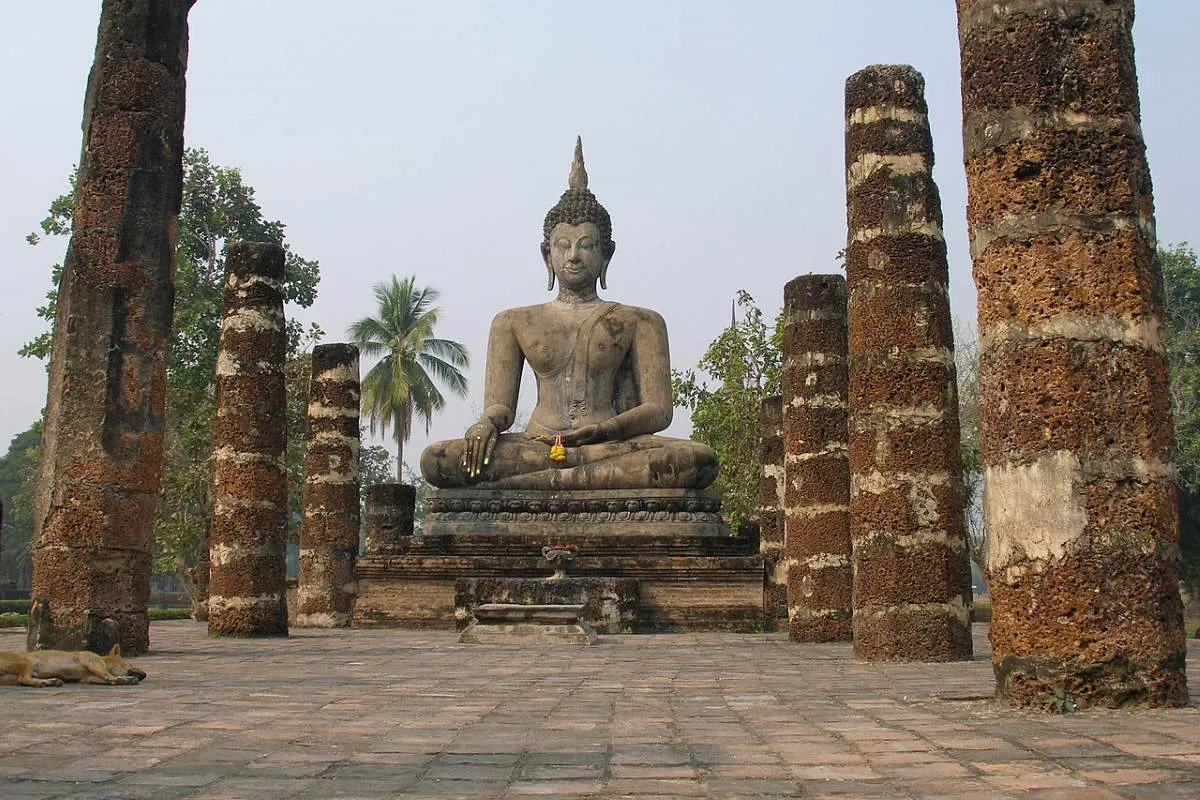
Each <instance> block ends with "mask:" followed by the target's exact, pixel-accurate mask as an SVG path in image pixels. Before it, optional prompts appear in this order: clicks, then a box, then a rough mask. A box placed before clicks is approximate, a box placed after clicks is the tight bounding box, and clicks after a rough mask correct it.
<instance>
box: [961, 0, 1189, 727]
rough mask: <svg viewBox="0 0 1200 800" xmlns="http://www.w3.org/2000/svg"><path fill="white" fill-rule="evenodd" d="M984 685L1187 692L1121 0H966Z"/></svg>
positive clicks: (1155, 698) (1143, 695)
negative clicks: (985, 608)
mask: <svg viewBox="0 0 1200 800" xmlns="http://www.w3.org/2000/svg"><path fill="white" fill-rule="evenodd" d="M958 23H959V40H960V46H961V59H962V97H963V141H964V154H965V158H966V165H967V186H968V207H967V219H968V223H969V226H970V235H971V255H972V259H973V261H974V269H975V282H976V286H977V287H978V290H979V330H980V335H981V342H982V351H981V360H980V385H981V393H982V412H983V435H982V441H981V446H982V456H983V466H984V482H985V494H984V497H985V505H984V520H985V524H986V526H987V531H988V556H987V578H988V587H989V590H990V592H991V595H992V601H993V614H992V627H991V638H992V645H993V657H992V658H993V665H994V667H995V671H996V677H997V693H998V695H999V696H1000V697H1001V698H1003V699H1005V700H1007V701H1008V702H1010V703H1013V704H1017V705H1027V706H1034V707H1039V706H1044V705H1045V704H1046V703H1047V702H1048V701H1049V700H1050V699H1052V698H1053V697H1054V696H1055V692H1056V691H1058V692H1065V693H1067V694H1069V695H1070V696H1072V697H1073V698H1074V699H1075V700H1076V702H1078V703H1080V704H1083V705H1086V704H1092V705H1107V706H1117V705H1130V704H1147V705H1182V704H1184V703H1186V702H1187V689H1186V686H1185V678H1184V652H1185V650H1184V630H1183V623H1182V610H1181V604H1180V598H1179V591H1178V584H1177V566H1178V546H1177V541H1178V518H1177V508H1176V498H1175V486H1174V480H1173V465H1172V450H1173V438H1174V433H1173V430H1172V424H1171V416H1170V409H1169V405H1168V398H1167V371H1166V363H1165V359H1164V355H1163V350H1162V342H1161V339H1160V326H1161V319H1162V309H1161V307H1160V300H1159V291H1160V289H1159V286H1160V276H1159V273H1158V269H1157V266H1156V264H1155V260H1154V248H1155V239H1154V217H1153V201H1152V197H1151V187H1150V174H1149V170H1148V168H1147V165H1146V158H1145V147H1144V144H1143V140H1142V131H1141V125H1140V109H1139V101H1138V89H1137V76H1136V72H1135V69H1134V59H1133V42H1132V38H1131V26H1132V23H1133V3H1132V2H1131V0H1104V1H1103V2H1101V0H1076V2H1072V3H1062V2H1049V1H1048V0H1029V2H1024V3H1005V4H999V3H991V2H973V1H972V0H958Z"/></svg>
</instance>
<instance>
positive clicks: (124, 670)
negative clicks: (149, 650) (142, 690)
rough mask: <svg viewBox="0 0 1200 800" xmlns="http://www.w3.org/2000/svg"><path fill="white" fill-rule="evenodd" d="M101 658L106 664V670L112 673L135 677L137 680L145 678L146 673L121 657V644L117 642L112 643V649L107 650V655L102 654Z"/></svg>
mask: <svg viewBox="0 0 1200 800" xmlns="http://www.w3.org/2000/svg"><path fill="white" fill-rule="evenodd" d="M103 658H104V663H105V664H106V665H107V666H108V671H109V672H111V673H112V674H113V675H122V676H124V677H127V678H137V679H138V680H139V681H143V680H145V679H146V673H144V672H142V671H141V670H140V669H138V668H137V667H135V666H134V665H133V664H130V663H129V662H128V661H126V660H125V659H124V658H122V657H121V645H119V644H114V645H113V646H112V650H109V651H108V655H106V656H103Z"/></svg>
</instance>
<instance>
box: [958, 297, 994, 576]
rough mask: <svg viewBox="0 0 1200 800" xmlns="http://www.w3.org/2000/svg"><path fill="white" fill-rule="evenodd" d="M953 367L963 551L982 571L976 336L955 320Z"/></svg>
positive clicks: (984, 544) (984, 548)
mask: <svg viewBox="0 0 1200 800" xmlns="http://www.w3.org/2000/svg"><path fill="white" fill-rule="evenodd" d="M954 368H955V373H956V375H957V378H958V426H959V452H960V453H961V455H962V465H963V476H962V477H963V505H964V506H965V510H966V514H967V549H968V551H969V553H970V556H971V561H972V562H974V564H975V566H976V567H978V568H979V570H980V572H982V571H983V568H984V566H985V564H984V561H985V556H986V553H987V539H986V537H985V536H984V529H983V503H982V501H983V458H982V456H981V455H980V451H979V426H980V422H981V416H980V413H981V409H980V405H979V334H978V332H977V331H976V330H975V326H974V325H971V324H969V323H964V322H963V321H962V320H958V319H956V320H955V323H954Z"/></svg>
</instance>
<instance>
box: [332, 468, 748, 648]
mask: <svg viewBox="0 0 1200 800" xmlns="http://www.w3.org/2000/svg"><path fill="white" fill-rule="evenodd" d="M429 503H430V512H431V513H430V514H429V515H428V516H426V518H425V524H424V526H423V530H422V532H421V533H420V534H417V535H414V536H409V537H402V538H401V540H400V541H399V543H397V544H395V545H389V546H388V547H386V548H380V549H378V550H376V551H375V552H368V553H365V554H364V555H363V556H361V557H360V558H359V560H358V565H357V568H356V569H357V576H358V588H359V596H358V600H357V603H356V605H355V611H354V622H353V624H354V626H355V627H417V628H421V627H424V628H443V629H453V628H454V627H455V626H456V622H458V621H459V620H457V619H456V608H457V609H461V604H458V603H456V602H455V601H456V598H455V584H456V582H458V581H460V580H467V579H475V580H477V581H480V582H483V581H499V580H502V579H525V580H528V581H540V580H542V579H545V578H547V577H549V575H550V574H551V572H552V569H551V568H550V567H549V565H548V564H547V563H546V561H545V560H544V559H543V558H542V548H543V547H545V546H547V545H568V544H573V545H575V546H576V548H577V552H576V555H575V558H574V559H573V560H572V562H571V567H570V578H571V579H581V580H587V579H619V580H621V581H629V582H631V583H630V584H625V583H622V584H621V585H622V586H629V585H632V586H633V587H634V588H633V589H631V590H626V591H627V592H629V593H633V594H634V595H635V596H636V608H635V609H634V611H633V614H632V619H630V618H629V612H628V611H622V612H621V613H620V614H619V615H618V616H619V617H621V619H620V620H619V621H616V622H615V623H614V624H613V625H611V626H605V629H606V632H613V633H616V632H628V631H629V630H631V629H632V631H634V632H637V633H643V632H645V633H649V632H661V631H685V630H686V631H703V630H728V631H743V632H752V631H759V630H762V624H763V589H762V587H763V561H762V557H761V556H760V555H759V553H758V538H757V537H756V536H741V537H734V536H730V535H729V527H728V526H727V525H726V524H725V523H724V521H722V520H721V518H720V515H719V511H720V501H719V498H718V496H717V495H715V494H713V493H710V492H696V491H686V490H663V489H659V490H647V491H618V490H612V491H608V492H589V493H577V492H561V491H560V492H528V491H527V492H501V491H495V490H490V491H489V490H478V489H456V490H441V491H437V492H432V493H431V496H430V498H429ZM476 585H477V586H478V585H481V584H476ZM493 586H495V584H493ZM490 595H493V593H492V592H490V591H489V592H486V593H483V594H482V595H476V596H475V598H474V600H475V602H495V601H497V600H501V601H504V600H509V599H515V598H508V597H499V596H490ZM460 599H462V598H460ZM530 600H532V601H534V602H537V600H536V599H535V598H534V597H533V596H532V595H531V596H530V597H529V598H528V600H525V599H521V600H519V601H518V602H528V601H530ZM542 602H545V601H542ZM575 602H584V603H586V602H588V599H587V598H585V597H583V596H582V595H581V596H580V599H579V600H577V601H575ZM621 602H624V601H619V602H618V605H620V604H621ZM460 614H461V610H460ZM590 621H591V620H590V619H589V622H590Z"/></svg>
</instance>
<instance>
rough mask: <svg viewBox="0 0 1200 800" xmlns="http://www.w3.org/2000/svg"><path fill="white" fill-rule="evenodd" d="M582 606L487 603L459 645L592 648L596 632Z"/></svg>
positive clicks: (479, 610)
mask: <svg viewBox="0 0 1200 800" xmlns="http://www.w3.org/2000/svg"><path fill="white" fill-rule="evenodd" d="M582 612H583V605H582V604H578V603H577V604H574V605H565V604H546V603H540V604H521V603H484V604H483V605H480V606H478V607H477V608H476V609H475V621H474V622H472V623H471V624H470V625H469V626H468V627H467V629H466V630H464V631H463V632H462V634H460V635H459V637H458V641H459V643H460V644H501V645H521V646H524V645H536V644H545V645H564V644H566V645H570V644H582V645H592V644H595V643H596V639H597V636H596V632H595V631H594V630H592V629H591V627H589V626H588V624H587V623H586V622H584V621H582V620H581V619H580V618H579V617H580V614H581V613H582Z"/></svg>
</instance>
